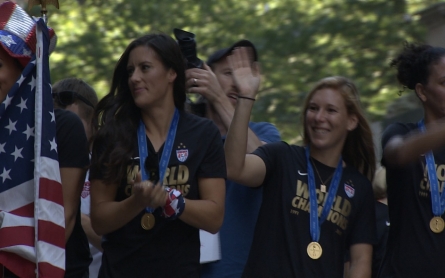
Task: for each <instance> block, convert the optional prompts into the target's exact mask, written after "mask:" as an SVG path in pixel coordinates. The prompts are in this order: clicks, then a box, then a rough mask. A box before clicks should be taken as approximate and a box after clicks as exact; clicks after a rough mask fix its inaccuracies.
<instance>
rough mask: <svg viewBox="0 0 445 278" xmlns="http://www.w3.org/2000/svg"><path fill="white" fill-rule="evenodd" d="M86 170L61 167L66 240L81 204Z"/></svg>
mask: <svg viewBox="0 0 445 278" xmlns="http://www.w3.org/2000/svg"><path fill="white" fill-rule="evenodd" d="M85 174H86V170H84V169H81V168H60V177H61V180H62V191H63V206H64V209H65V242H67V241H68V239H69V237H70V236H71V233H72V231H73V228H74V224H75V222H76V214H77V211H78V209H79V204H80V193H81V192H82V188H83V183H84V181H85Z"/></svg>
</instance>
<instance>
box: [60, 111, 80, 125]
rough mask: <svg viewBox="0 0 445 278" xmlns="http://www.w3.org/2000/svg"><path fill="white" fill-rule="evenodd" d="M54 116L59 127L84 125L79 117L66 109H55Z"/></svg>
mask: <svg viewBox="0 0 445 278" xmlns="http://www.w3.org/2000/svg"><path fill="white" fill-rule="evenodd" d="M54 114H55V115H54V116H55V119H56V125H57V127H60V126H65V125H71V126H73V125H79V124H80V125H82V121H81V120H80V118H79V116H77V115H76V114H75V113H73V112H71V111H68V110H65V109H55V110H54Z"/></svg>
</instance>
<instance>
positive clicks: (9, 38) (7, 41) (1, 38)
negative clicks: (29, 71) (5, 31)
mask: <svg viewBox="0 0 445 278" xmlns="http://www.w3.org/2000/svg"><path fill="white" fill-rule="evenodd" d="M0 41H1V42H3V43H4V44H6V45H7V46H8V47H11V45H13V44H17V43H16V42H15V41H14V39H13V38H12V36H11V35H7V36H4V35H0Z"/></svg>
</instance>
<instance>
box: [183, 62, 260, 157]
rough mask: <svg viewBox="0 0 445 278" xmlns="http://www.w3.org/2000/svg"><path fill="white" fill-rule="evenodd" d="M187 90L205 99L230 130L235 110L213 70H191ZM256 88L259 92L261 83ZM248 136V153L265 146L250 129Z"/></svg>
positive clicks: (206, 67) (187, 76)
mask: <svg viewBox="0 0 445 278" xmlns="http://www.w3.org/2000/svg"><path fill="white" fill-rule="evenodd" d="M194 78H196V79H197V80H199V81H198V86H193V85H194V81H193V79H194ZM186 79H187V82H186V88H187V89H188V92H189V93H197V94H200V95H202V96H203V97H205V99H207V101H208V102H209V103H210V104H211V109H214V111H215V112H216V114H217V115H218V117H219V119H220V120H221V123H222V124H223V126H224V128H225V129H226V130H228V129H229V127H230V124H231V122H232V119H233V116H234V114H235V108H234V107H233V105H232V103H231V102H230V100H229V97H228V96H226V94H225V93H224V92H223V90H222V88H221V86H220V84H219V82H218V79H217V77H216V76H215V74H214V73H213V71H212V69H211V68H210V67H209V66H207V65H206V64H204V69H189V70H187V71H186ZM254 86H256V87H255V88H252V90H255V91H256V92H257V91H258V87H259V82H258V83H254ZM247 129H248V135H247V149H246V153H251V152H253V151H254V150H256V149H257V148H258V147H259V146H261V145H263V144H265V142H262V141H260V139H258V137H257V136H256V135H255V133H254V132H253V131H252V130H251V129H250V128H249V127H247Z"/></svg>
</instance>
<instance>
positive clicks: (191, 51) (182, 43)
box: [173, 28, 203, 69]
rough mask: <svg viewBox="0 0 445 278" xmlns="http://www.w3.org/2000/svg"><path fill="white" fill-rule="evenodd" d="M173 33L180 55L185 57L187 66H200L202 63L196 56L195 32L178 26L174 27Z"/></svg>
mask: <svg viewBox="0 0 445 278" xmlns="http://www.w3.org/2000/svg"><path fill="white" fill-rule="evenodd" d="M173 33H174V34H175V37H176V40H177V41H178V44H179V48H180V49H181V52H182V55H184V57H185V59H187V68H188V69H190V68H202V64H203V63H202V61H201V60H200V59H199V58H198V57H197V56H196V41H195V34H193V33H190V32H187V31H184V30H181V29H178V28H174V29H173Z"/></svg>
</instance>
